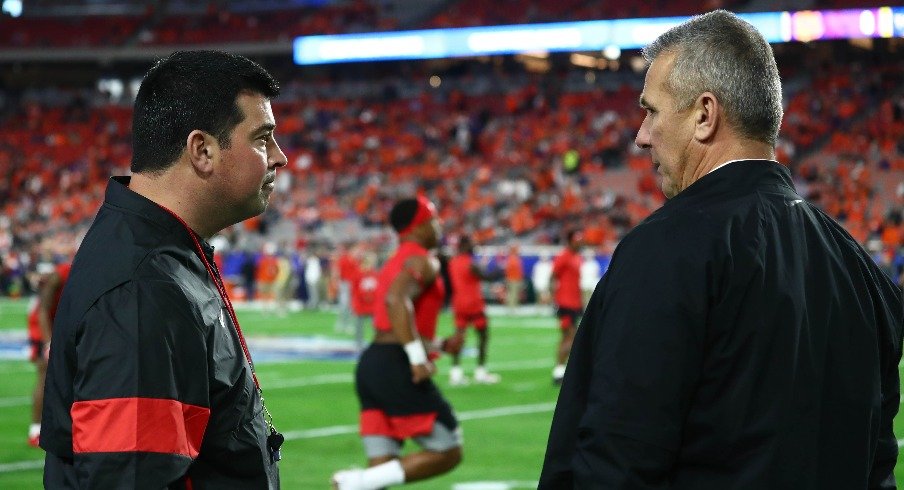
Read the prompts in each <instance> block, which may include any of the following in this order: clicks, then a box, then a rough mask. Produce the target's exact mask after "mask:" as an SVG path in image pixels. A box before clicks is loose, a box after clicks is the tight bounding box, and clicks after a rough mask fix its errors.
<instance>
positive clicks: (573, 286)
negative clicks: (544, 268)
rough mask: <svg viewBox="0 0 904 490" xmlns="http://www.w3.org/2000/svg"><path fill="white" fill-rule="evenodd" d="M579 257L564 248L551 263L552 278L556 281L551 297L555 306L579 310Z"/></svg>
mask: <svg viewBox="0 0 904 490" xmlns="http://www.w3.org/2000/svg"><path fill="white" fill-rule="evenodd" d="M581 261H582V259H581V256H580V255H579V254H578V253H577V252H575V251H573V250H571V249H570V248H566V249H565V250H563V251H562V253H560V254H559V255H558V256H557V257H556V258H555V260H553V262H552V277H553V278H555V280H556V291H555V294H554V296H553V298H554V299H555V302H556V304H557V305H559V306H560V307H563V308H574V309H580V308H581V307H582V306H583V304H582V300H581Z"/></svg>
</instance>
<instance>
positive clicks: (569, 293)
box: [552, 230, 584, 385]
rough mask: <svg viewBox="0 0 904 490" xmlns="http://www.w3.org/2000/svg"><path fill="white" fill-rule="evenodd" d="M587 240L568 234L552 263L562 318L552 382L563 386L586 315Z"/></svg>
mask: <svg viewBox="0 0 904 490" xmlns="http://www.w3.org/2000/svg"><path fill="white" fill-rule="evenodd" d="M583 244H584V238H583V235H582V234H581V232H580V231H578V230H569V231H568V232H567V233H566V234H565V248H564V249H562V252H560V253H559V255H557V256H556V258H555V259H553V261H552V280H553V283H554V284H553V301H555V304H556V316H557V317H558V318H559V330H561V332H562V337H561V338H560V339H559V348H558V350H556V365H555V367H554V368H553V370H552V382H553V384H555V385H560V384H562V378H563V377H564V376H565V362H566V361H568V355H569V354H570V353H571V343H572V342H573V341H574V333H575V330H576V329H577V326H578V320H579V319H580V318H581V315H582V314H583V313H584V302H583V299H582V298H581V263H582V262H583V259H582V258H581V254H580V251H581V247H582V246H583Z"/></svg>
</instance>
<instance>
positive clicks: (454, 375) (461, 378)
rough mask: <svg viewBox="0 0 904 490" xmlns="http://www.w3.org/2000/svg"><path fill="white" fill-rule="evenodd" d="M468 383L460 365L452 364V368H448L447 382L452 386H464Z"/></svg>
mask: <svg viewBox="0 0 904 490" xmlns="http://www.w3.org/2000/svg"><path fill="white" fill-rule="evenodd" d="M468 383H469V381H468V377H467V376H465V370H464V369H462V368H461V366H452V369H450V370H449V384H450V385H452V386H465V385H467V384H468Z"/></svg>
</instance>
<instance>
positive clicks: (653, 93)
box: [539, 10, 904, 490]
mask: <svg viewBox="0 0 904 490" xmlns="http://www.w3.org/2000/svg"><path fill="white" fill-rule="evenodd" d="M644 56H645V57H646V59H647V60H648V62H649V63H650V65H649V69H648V71H647V75H646V80H645V83H644V88H643V93H642V94H641V98H640V105H641V107H643V109H644V110H645V111H646V117H645V119H644V121H643V123H642V124H641V126H640V129H639V130H638V133H637V139H636V143H637V145H638V146H639V147H640V148H642V149H646V150H649V151H650V154H651V155H652V159H653V163H654V164H655V165H656V167H657V168H658V170H659V173H660V175H661V176H662V183H661V187H662V190H663V192H664V193H665V194H666V196H667V197H668V198H669V200H668V201H667V202H666V203H665V204H664V205H663V206H662V208H660V209H659V210H657V211H656V212H655V213H653V214H652V215H651V216H650V217H648V218H647V219H646V220H644V221H643V222H642V223H640V224H639V225H638V226H637V227H635V228H634V229H633V230H632V231H631V232H630V233H628V235H627V236H625V237H624V239H623V240H622V241H621V243H620V244H619V245H618V248H617V249H616V250H615V253H614V254H613V257H612V262H611V263H610V266H609V269H608V271H607V272H606V274H605V276H603V279H602V280H601V281H600V283H599V285H597V287H596V290H595V291H594V293H593V296H592V297H591V299H590V303H589V305H588V307H587V314H586V316H585V317H584V319H583V322H582V324H581V328H580V329H578V333H577V336H576V338H575V340H574V347H573V349H572V352H571V359H570V360H569V364H568V371H567V373H566V375H565V380H564V383H563V385H562V391H561V393H560V395H559V401H558V404H557V407H556V413H555V416H554V418H553V422H552V429H551V431H550V435H549V444H548V446H547V450H546V460H545V463H544V465H543V472H542V474H541V477H540V485H539V486H540V488H541V489H565V488H568V489H571V488H606V489H627V488H630V489H653V488H657V489H661V488H670V489H716V488H718V489H740V488H756V489H771V490H783V489H795V490H817V489H827V488H831V489H835V488H837V489H848V488H863V489H866V488H870V489H875V488H894V487H895V479H894V473H893V469H894V465H895V461H896V459H897V453H898V443H897V441H896V439H895V435H894V433H893V431H892V421H893V419H894V416H895V414H896V413H897V411H898V405H899V398H900V396H899V390H900V387H899V380H898V377H899V374H898V363H899V361H900V358H901V336H902V311H904V307H902V302H901V291H900V290H898V289H897V288H896V287H895V286H894V285H893V284H892V283H891V281H889V280H888V278H886V277H884V276H883V275H882V274H881V272H880V271H879V269H878V268H877V267H876V265H875V264H874V263H873V261H872V260H871V259H870V257H869V255H868V254H867V253H866V252H865V251H864V250H863V248H862V247H860V246H859V245H858V244H857V242H856V241H855V240H854V239H853V238H851V236H850V235H849V234H848V233H847V232H846V231H845V230H844V229H843V228H842V227H841V226H839V225H838V224H837V223H835V222H834V221H833V220H832V219H831V218H830V217H828V216H827V215H826V214H825V213H823V212H822V211H820V210H819V209H818V208H816V207H815V206H813V205H811V204H810V203H808V202H806V201H805V200H804V199H803V198H802V197H800V195H798V194H797V192H796V191H795V190H794V185H793V182H792V179H791V175H790V173H789V172H788V169H787V168H785V167H784V166H782V165H780V164H779V163H778V162H776V161H775V151H774V144H775V141H776V135H777V134H778V128H779V123H780V122H781V118H782V105H781V101H782V95H781V83H780V81H779V74H778V68H777V66H776V63H775V58H774V57H773V54H772V49H771V48H770V47H769V44H768V43H767V42H766V41H765V39H763V36H762V35H761V34H760V33H758V32H757V31H756V30H755V29H754V28H753V26H751V25H750V24H748V23H747V22H744V21H743V20H741V19H740V18H738V17H737V16H736V15H734V14H731V13H729V12H726V11H724V10H717V11H714V12H710V13H708V14H705V15H701V16H698V17H694V18H693V19H691V20H689V21H687V22H685V23H683V24H680V25H678V26H677V27H675V28H673V29H671V30H669V31H668V32H666V33H665V34H663V35H662V36H660V37H659V38H658V39H657V40H656V41H655V42H654V43H653V44H651V45H650V46H649V47H647V48H646V49H645V50H644Z"/></svg>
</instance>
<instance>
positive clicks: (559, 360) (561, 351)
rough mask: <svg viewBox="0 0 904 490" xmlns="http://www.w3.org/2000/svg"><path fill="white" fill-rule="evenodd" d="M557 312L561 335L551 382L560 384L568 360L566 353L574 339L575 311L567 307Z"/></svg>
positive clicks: (567, 353) (568, 351) (569, 351)
mask: <svg viewBox="0 0 904 490" xmlns="http://www.w3.org/2000/svg"><path fill="white" fill-rule="evenodd" d="M557 314H558V317H559V328H560V330H561V332H562V337H561V339H560V340H559V348H558V350H557V351H556V366H555V367H554V368H553V370H552V382H553V384H556V385H559V384H562V378H564V377H565V363H566V362H567V361H568V355H569V354H570V353H571V344H572V342H573V341H574V332H575V321H576V320H577V312H576V311H575V310H572V309H569V308H559V309H558V312H557Z"/></svg>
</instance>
